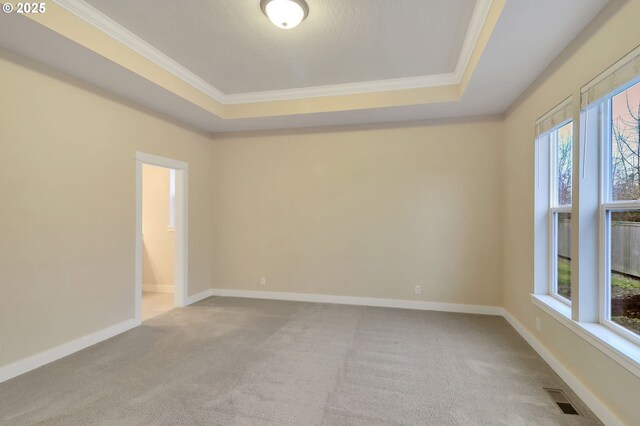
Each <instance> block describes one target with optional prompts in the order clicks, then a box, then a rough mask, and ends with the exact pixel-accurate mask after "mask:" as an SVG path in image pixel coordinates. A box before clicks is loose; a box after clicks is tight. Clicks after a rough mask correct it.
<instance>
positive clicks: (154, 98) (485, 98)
mask: <svg viewBox="0 0 640 426" xmlns="http://www.w3.org/2000/svg"><path fill="white" fill-rule="evenodd" d="M242 1H243V2H244V0H242ZM317 1H319V0H317ZM345 1H347V0H345ZM353 1H357V0H353ZM361 1H364V0H361ZM396 1H397V3H396ZM403 1H404V0H394V3H396V4H398V5H399V4H402V2H403ZM606 3H607V0H588V1H585V0H562V1H561V2H559V1H557V0H536V1H529V0H510V1H508V2H507V3H506V6H505V8H504V10H503V12H502V14H501V16H500V19H499V21H498V23H497V25H496V27H495V29H494V31H493V33H492V36H491V38H490V40H489V42H488V44H487V46H486V48H485V50H484V52H483V55H482V57H481V59H480V62H479V63H478V65H477V67H476V69H475V72H474V74H473V77H472V79H471V81H470V84H469V86H468V88H467V90H466V91H465V94H464V96H463V98H462V99H461V100H460V101H457V102H446V103H434V104H425V105H413V106H403V107H393V108H376V109H373V108H372V109H361V110H356V111H341V112H329V113H317V114H302V115H289V116H281V117H267V118H249V119H235V120H223V119H220V118H218V117H216V116H214V115H212V114H210V113H208V112H206V111H204V110H202V109H200V108H198V107H196V106H194V105H193V104H191V103H189V102H187V101H185V100H183V99H181V98H179V97H178V96H175V95H174V94H172V93H170V92H168V91H167V90H165V89H163V88H161V87H159V86H156V85H154V84H153V83H150V82H149V81H147V80H145V79H143V78H141V77H139V76H137V75H135V74H133V73H131V72H129V71H127V70H125V69H124V68H122V67H120V66H119V65H117V64H115V63H113V62H111V61H108V60H106V59H105V58H103V57H101V56H99V55H97V54H95V53H93V52H92V51H90V50H88V49H86V48H84V47H82V46H80V45H78V44H76V43H74V42H71V41H69V40H68V39H66V38H64V37H62V36H60V35H58V34H57V33H55V32H52V31H50V30H48V29H46V28H45V27H42V26H40V25H39V24H37V23H35V22H33V21H31V20H29V19H26V18H23V17H19V16H17V15H15V14H12V15H6V16H4V17H3V18H2V25H0V46H2V47H4V48H6V49H9V50H13V51H15V52H18V53H19V54H21V55H24V56H27V57H30V58H33V59H35V60H37V61H39V62H42V63H44V64H46V65H49V66H51V67H53V68H56V69H59V70H61V71H63V72H65V73H68V74H71V75H73V76H76V77H79V78H80V79H82V80H85V81H88V82H89V83H91V84H93V85H96V86H98V87H101V88H103V89H105V90H108V91H110V92H113V93H116V94H117V95H120V96H123V97H125V98H127V99H130V100H132V101H134V102H135V103H138V104H142V105H145V106H147V107H149V108H152V109H154V110H156V111H158V112H160V113H162V114H166V115H168V116H170V117H173V118H175V119H177V120H180V121H182V122H185V123H187V124H190V125H193V126H195V127H198V128H200V129H202V130H205V131H207V132H229V131H245V130H258V129H282V128H300V127H317V126H335V125H346V124H365V123H385V122H397V121H413V120H427V119H439V118H452V117H468V116H481V115H490V114H502V113H503V112H504V111H505V110H506V109H507V108H508V107H509V106H510V105H511V104H512V103H513V102H514V101H515V100H516V99H517V97H518V96H519V95H520V94H521V93H522V92H523V91H524V90H525V89H526V88H527V87H528V86H529V85H530V84H531V83H532V82H533V81H534V80H535V78H536V77H537V76H538V75H539V74H540V73H541V72H542V71H543V70H544V69H545V68H546V67H547V66H548V65H549V63H550V62H551V61H552V60H553V59H554V58H555V57H556V56H557V55H558V54H559V53H560V52H561V51H562V50H563V49H564V48H565V47H566V46H567V45H568V44H569V42H570V41H571V40H572V39H573V38H574V37H575V36H576V35H577V34H578V33H579V32H580V31H581V30H582V29H583V28H584V27H585V26H586V25H587V24H588V23H589V22H590V21H591V19H593V17H594V16H595V15H596V14H597V13H598V12H599V11H600V10H601V9H602V8H603V7H604V6H605V5H606ZM550 10H553V12H554V13H551V14H550V13H549V11H550ZM265 19H266V18H265ZM541 23H544V25H542V24H541ZM269 25H271V24H269ZM301 25H304V23H303V24H301ZM274 29H275V27H274ZM280 31H282V30H280ZM408 43H411V42H410V41H409V42H408ZM561 97H562V96H559V98H561ZM550 107H551V105H550Z"/></svg>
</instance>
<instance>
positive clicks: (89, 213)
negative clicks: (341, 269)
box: [0, 51, 213, 365]
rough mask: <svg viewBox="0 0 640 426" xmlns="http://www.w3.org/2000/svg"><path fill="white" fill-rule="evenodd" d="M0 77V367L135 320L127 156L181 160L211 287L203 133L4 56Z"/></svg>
mask: <svg viewBox="0 0 640 426" xmlns="http://www.w3.org/2000/svg"><path fill="white" fill-rule="evenodd" d="M0 76H2V78H0V93H1V94H2V95H1V96H0V152H1V154H0V156H1V158H2V167H0V194H2V202H1V206H2V207H1V208H0V224H1V225H0V226H1V227H2V239H1V240H0V287H1V294H0V340H1V341H2V348H3V353H2V355H0V365H4V364H8V363H11V362H12V361H16V360H19V359H22V358H24V357H26V356H28V355H33V354H36V353H38V352H41V351H43V350H46V349H50V348H52V347H54V346H56V345H59V344H62V343H66V342H68V341H71V340H73V339H76V338H78V337H81V336H85V335H87V334H90V333H93V332H95V331H98V330H101V329H103V328H105V327H108V326H111V325H114V324H117V323H119V322H122V321H125V320H127V319H130V318H133V316H134V254H135V253H134V251H135V250H134V249H135V152H136V151H142V152H147V153H151V154H156V155H161V156H165V157H169V158H174V159H177V160H182V161H186V162H187V163H188V164H189V293H190V294H194V293H198V292H201V291H203V290H206V289H209V288H210V287H211V280H212V275H211V273H212V270H211V258H212V256H213V253H212V250H211V248H212V233H211V224H212V221H211V217H212V202H211V191H210V187H209V183H210V182H211V180H212V179H211V160H210V159H211V153H212V142H211V140H210V139H209V138H207V137H205V136H202V135H201V134H199V133H196V132H194V131H190V130H188V129H186V128H184V127H181V126H178V125H175V124H172V123H170V122H168V121H166V120H163V119H160V118H159V117H157V116H155V115H152V114H148V113H144V112H141V111H140V110H138V109H136V108H134V107H132V106H130V105H128V104H126V103H122V101H121V100H119V99H116V98H113V97H111V96H109V95H105V94H104V93H103V92H101V91H98V90H97V89H94V88H91V87H88V86H85V85H83V84H80V83H77V82H76V81H75V80H72V79H70V78H67V77H65V76H61V75H59V74H57V73H54V72H50V71H49V70H46V69H43V68H41V67H40V66H39V65H35V64H33V63H32V62H29V61H26V60H24V59H22V58H20V57H17V56H15V55H13V54H10V53H8V52H6V51H0Z"/></svg>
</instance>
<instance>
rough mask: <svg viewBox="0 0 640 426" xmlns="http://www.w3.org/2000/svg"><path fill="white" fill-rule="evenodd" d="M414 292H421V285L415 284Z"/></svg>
mask: <svg viewBox="0 0 640 426" xmlns="http://www.w3.org/2000/svg"><path fill="white" fill-rule="evenodd" d="M415 292H416V294H420V293H422V286H419V285H417V286H416V288H415Z"/></svg>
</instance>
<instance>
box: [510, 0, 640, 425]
mask: <svg viewBox="0 0 640 426" xmlns="http://www.w3.org/2000/svg"><path fill="white" fill-rule="evenodd" d="M638 16H640V1H636V0H634V1H629V2H624V1H612V2H611V3H610V4H609V6H608V7H607V8H606V9H605V11H604V12H603V14H601V15H600V16H599V17H598V18H597V19H596V21H594V22H593V23H592V24H591V25H590V26H589V27H588V29H587V31H586V32H584V33H583V34H582V35H581V36H579V38H578V39H577V40H576V41H574V43H573V44H572V45H571V46H570V48H569V49H568V50H567V51H565V52H564V53H563V54H562V55H561V56H560V57H559V58H558V59H557V60H556V61H555V62H554V64H553V65H552V67H551V68H550V69H549V70H547V72H545V74H543V76H542V77H541V78H540V79H539V80H538V82H537V83H536V84H535V85H534V86H533V87H532V88H531V89H530V90H529V91H528V92H527V93H526V94H525V95H524V96H523V97H522V99H521V100H520V102H518V103H517V104H516V105H515V106H514V107H513V108H512V110H511V111H510V112H509V114H508V115H507V117H506V120H505V124H504V140H505V150H504V263H503V265H504V306H505V307H506V308H507V309H508V310H509V311H510V312H511V313H512V314H513V315H514V316H515V317H516V318H517V319H518V320H519V321H520V322H521V323H522V324H523V325H524V326H525V327H526V328H527V329H529V331H531V332H532V333H533V334H534V335H535V336H536V337H537V338H538V339H539V340H540V341H541V342H542V343H543V344H544V345H545V346H546V347H547V349H549V350H550V351H551V352H552V353H553V354H554V356H556V357H557V358H558V359H559V360H560V361H561V362H562V363H563V364H564V365H565V366H566V367H567V368H568V369H569V370H570V371H571V372H572V373H573V374H574V375H575V376H576V377H577V378H578V379H579V380H580V381H582V382H583V384H584V385H585V386H587V388H589V389H590V390H591V391H592V392H593V394H594V395H596V396H597V397H598V398H599V399H600V400H601V401H602V402H604V403H605V404H606V405H607V406H608V407H609V408H610V409H611V411H612V412H613V413H614V414H615V415H617V416H618V417H619V419H621V420H623V421H626V422H627V423H628V424H634V423H635V424H637V421H638V419H640V405H639V404H638V396H639V395H640V379H638V378H637V377H636V376H634V375H633V374H631V373H629V372H628V371H627V370H625V369H624V368H623V367H621V366H620V365H618V364H617V363H615V362H613V361H612V360H611V359H610V358H608V357H607V356H605V355H603V354H602V353H601V352H599V351H598V350H597V349H595V348H594V347H593V346H591V345H589V344H587V343H585V342H584V341H583V340H582V339H580V338H579V337H577V336H576V335H575V334H574V333H572V332H571V331H569V330H568V329H567V328H565V327H564V326H562V325H561V324H559V323H558V322H556V321H555V320H553V319H552V318H551V317H550V316H548V315H546V314H545V313H544V312H543V311H541V310H539V309H537V308H536V307H534V306H533V305H532V303H531V301H530V298H529V293H531V292H532V291H533V189H534V180H533V176H534V128H533V124H534V122H535V120H536V119H537V118H538V117H539V116H541V115H542V114H544V113H545V112H546V111H548V110H550V109H551V108H552V107H553V106H554V105H556V104H558V103H559V102H560V101H562V100H563V99H565V98H567V97H568V96H570V95H571V94H572V93H573V94H575V95H576V98H575V99H579V98H577V96H578V94H579V90H580V87H581V86H582V85H584V84H585V83H587V82H588V81H589V80H591V79H592V78H593V77H595V76H596V75H598V74H599V73H600V72H602V71H604V70H605V69H606V68H607V67H608V66H609V65H611V64H612V63H614V62H615V61H616V60H618V59H620V58H621V57H623V56H624V55H625V54H626V53H628V52H629V51H631V50H632V49H633V48H634V47H636V46H637V45H638V44H640V26H639V25H638V19H637V17H638ZM536 317H540V319H541V321H542V331H541V332H540V333H536V332H535V318H536Z"/></svg>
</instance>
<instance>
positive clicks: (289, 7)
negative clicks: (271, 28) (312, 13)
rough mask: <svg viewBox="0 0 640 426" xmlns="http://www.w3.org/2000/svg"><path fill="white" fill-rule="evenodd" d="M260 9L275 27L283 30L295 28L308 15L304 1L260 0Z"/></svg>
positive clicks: (307, 8) (307, 7)
mask: <svg viewBox="0 0 640 426" xmlns="http://www.w3.org/2000/svg"><path fill="white" fill-rule="evenodd" d="M260 7H261V8H262V11H263V12H264V14H265V15H267V17H268V18H269V20H270V21H271V22H273V24H274V25H275V26H277V27H279V28H283V29H285V30H290V29H291V28H295V27H297V26H298V24H300V22H302V21H303V20H304V18H306V17H307V15H308V14H309V6H307V3H306V2H305V1H304V0H262V1H261V2H260Z"/></svg>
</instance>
